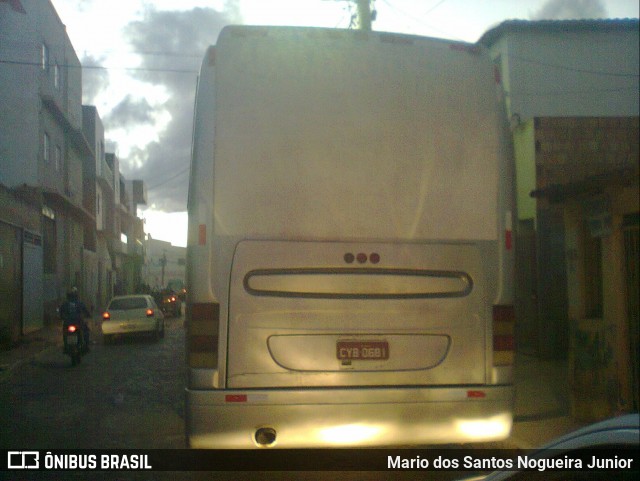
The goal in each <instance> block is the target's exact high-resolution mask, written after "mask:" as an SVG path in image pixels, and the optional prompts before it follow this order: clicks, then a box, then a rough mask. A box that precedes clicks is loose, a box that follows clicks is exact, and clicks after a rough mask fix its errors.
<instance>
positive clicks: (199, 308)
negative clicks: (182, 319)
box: [186, 302, 220, 369]
mask: <svg viewBox="0 0 640 481" xmlns="http://www.w3.org/2000/svg"><path fill="white" fill-rule="evenodd" d="M219 325H220V304H218V303H217V302H210V303H194V304H189V305H188V306H187V346H186V347H187V359H188V362H189V367H192V368H203V369H213V368H216V367H217V366H218V328H219Z"/></svg>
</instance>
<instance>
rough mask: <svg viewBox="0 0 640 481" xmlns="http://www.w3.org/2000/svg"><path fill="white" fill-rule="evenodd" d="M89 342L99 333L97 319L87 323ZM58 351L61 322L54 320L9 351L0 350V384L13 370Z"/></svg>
mask: <svg viewBox="0 0 640 481" xmlns="http://www.w3.org/2000/svg"><path fill="white" fill-rule="evenodd" d="M88 322H89V327H90V328H91V341H92V342H95V340H96V339H97V338H98V335H99V331H100V323H99V318H98V317H94V318H93V319H92V320H90V321H88ZM50 349H60V352H62V321H61V320H56V321H55V323H53V324H52V325H50V326H47V327H44V328H42V329H40V330H38V331H35V332H32V333H29V334H27V335H25V336H23V338H22V340H21V341H20V343H19V344H18V345H16V346H14V347H12V348H11V349H8V350H0V382H2V381H4V380H5V379H7V378H8V377H9V376H10V375H11V372H12V371H13V370H15V369H16V368H18V367H20V366H21V365H22V364H24V363H27V362H30V361H32V360H33V359H35V358H37V357H38V356H39V355H40V354H42V353H43V352H46V351H48V350H50Z"/></svg>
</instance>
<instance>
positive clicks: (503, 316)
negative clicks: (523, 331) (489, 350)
mask: <svg viewBox="0 0 640 481" xmlns="http://www.w3.org/2000/svg"><path fill="white" fill-rule="evenodd" d="M515 321H516V313H515V308H514V307H513V306H511V305H497V306H493V365H494V366H511V365H513V359H514V352H515V339H514V328H515Z"/></svg>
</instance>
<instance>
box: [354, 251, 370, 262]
mask: <svg viewBox="0 0 640 481" xmlns="http://www.w3.org/2000/svg"><path fill="white" fill-rule="evenodd" d="M356 259H357V260H358V262H359V263H360V264H364V263H365V262H367V254H365V253H364V252H360V254H358V256H357V257H356Z"/></svg>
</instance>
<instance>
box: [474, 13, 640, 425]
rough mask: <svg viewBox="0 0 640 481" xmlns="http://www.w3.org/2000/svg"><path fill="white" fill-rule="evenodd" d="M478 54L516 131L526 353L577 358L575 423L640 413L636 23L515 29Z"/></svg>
mask: <svg viewBox="0 0 640 481" xmlns="http://www.w3.org/2000/svg"><path fill="white" fill-rule="evenodd" d="M480 43H481V44H483V45H484V46H486V47H488V48H489V49H490V52H491V54H492V57H493V59H494V62H495V65H496V70H497V75H498V76H499V79H500V82H501V85H502V87H503V94H504V95H505V99H506V104H507V116H508V118H509V120H510V123H511V128H512V132H513V142H514V152H515V162H516V177H517V185H516V190H517V208H518V226H517V239H516V240H517V243H516V250H517V272H518V279H517V280H518V286H517V307H518V327H517V342H518V344H519V349H520V350H521V351H525V352H529V353H532V354H535V355H539V356H541V357H545V358H565V359H568V361H569V382H570V383H571V387H572V390H573V394H574V395H573V402H572V409H573V413H574V415H575V416H576V417H578V418H580V419H584V420H590V419H600V418H602V417H606V415H607V414H609V415H610V414H614V413H617V412H620V411H629V410H632V409H633V407H634V405H635V409H636V410H637V396H636V398H635V401H634V399H633V395H632V392H633V390H634V389H635V391H636V392H637V379H638V374H637V364H638V361H637V342H636V343H635V346H634V345H633V341H632V340H633V332H636V333H637V323H638V321H637V309H638V308H637V303H636V304H635V307H634V305H633V301H632V299H633V298H634V292H636V293H637V285H638V284H637V248H636V249H635V251H634V249H633V248H632V247H629V246H632V245H633V242H634V239H635V242H636V246H637V237H633V235H634V234H632V232H633V229H634V227H633V226H632V223H633V219H634V218H637V212H638V210H640V209H639V206H638V202H637V199H638V195H637V193H638V168H637V166H638V136H639V133H640V132H639V129H638V115H639V103H640V98H639V95H640V93H639V92H640V89H639V83H638V79H639V76H638V72H639V46H638V45H639V28H638V20H637V19H625V20H575V21H574V20H572V21H538V22H526V21H507V22H504V23H502V24H500V25H498V26H497V27H495V28H494V29H491V30H489V31H488V32H486V33H485V34H484V35H483V37H482V38H481V39H480ZM634 194H635V201H633V200H632V199H634ZM598 223H600V227H595V226H596V225H598ZM629 232H631V234H629ZM625 243H626V244H625ZM625 246H626V247H625ZM634 252H635V253H634ZM634 266H635V267H634ZM624 272H627V274H624V275H623V274H622V273H624ZM634 279H635V280H634ZM635 297H636V298H637V295H636V296H635ZM634 319H635V320H634ZM605 332H606V336H605ZM635 338H636V339H637V334H636V335H635ZM625 346H626V347H625ZM634 357H635V364H634V361H633V358H634ZM634 365H635V366H636V368H635V373H634V371H633V366H634ZM634 386H635V388H634ZM594 392H598V393H600V394H599V395H598V396H594V395H592V393H594ZM605 392H607V393H609V394H608V396H609V398H608V399H607V400H606V401H602V399H603V396H604V398H606V397H607V396H606V395H605V394H604V393H605ZM595 398H598V399H600V400H598V401H596V400H595ZM613 398H615V400H614V399H613Z"/></svg>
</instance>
